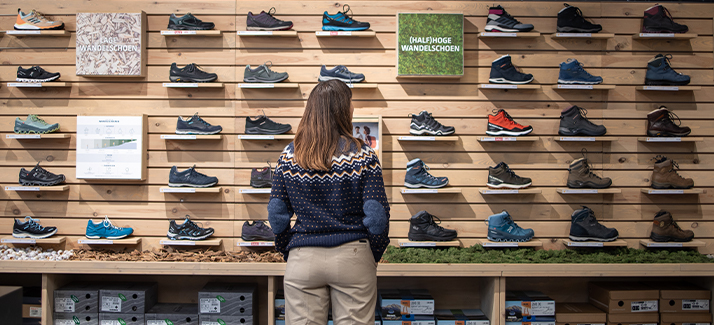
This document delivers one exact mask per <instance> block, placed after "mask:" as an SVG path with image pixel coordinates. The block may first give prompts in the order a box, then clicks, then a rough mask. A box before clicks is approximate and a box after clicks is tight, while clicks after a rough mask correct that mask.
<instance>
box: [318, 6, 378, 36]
mask: <svg viewBox="0 0 714 325" xmlns="http://www.w3.org/2000/svg"><path fill="white" fill-rule="evenodd" d="M345 7H347V9H345ZM351 11H352V10H351V9H350V6H349V5H344V6H342V11H341V12H338V13H336V14H334V15H330V14H328V13H327V11H325V13H323V14H322V30H344V31H355V30H366V29H368V28H369V23H365V22H361V21H356V20H354V19H352V16H348V15H347V13H348V12H351Z"/></svg>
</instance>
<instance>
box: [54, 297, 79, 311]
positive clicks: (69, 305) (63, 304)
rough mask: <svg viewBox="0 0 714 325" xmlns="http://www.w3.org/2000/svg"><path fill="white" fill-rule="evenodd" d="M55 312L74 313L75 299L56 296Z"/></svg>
mask: <svg viewBox="0 0 714 325" xmlns="http://www.w3.org/2000/svg"><path fill="white" fill-rule="evenodd" d="M55 312H57V313H73V312H74V301H73V300H72V298H55Z"/></svg>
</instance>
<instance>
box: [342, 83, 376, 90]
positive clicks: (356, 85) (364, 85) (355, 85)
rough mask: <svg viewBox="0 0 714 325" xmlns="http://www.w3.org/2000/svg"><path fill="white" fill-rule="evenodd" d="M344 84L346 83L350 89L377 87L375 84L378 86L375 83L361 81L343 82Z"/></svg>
mask: <svg viewBox="0 0 714 325" xmlns="http://www.w3.org/2000/svg"><path fill="white" fill-rule="evenodd" d="M345 85H347V87H350V88H352V89H377V86H378V85H377V84H376V83H362V82H358V83H349V82H345Z"/></svg>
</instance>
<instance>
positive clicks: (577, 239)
mask: <svg viewBox="0 0 714 325" xmlns="http://www.w3.org/2000/svg"><path fill="white" fill-rule="evenodd" d="M568 238H570V240H572V241H599V242H609V241H615V240H616V239H617V236H615V237H612V238H597V237H576V236H568Z"/></svg>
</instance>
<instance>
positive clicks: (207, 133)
mask: <svg viewBox="0 0 714 325" xmlns="http://www.w3.org/2000/svg"><path fill="white" fill-rule="evenodd" d="M221 131H223V130H220V131H216V132H197V131H193V130H176V134H195V135H211V134H218V133H221Z"/></svg>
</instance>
